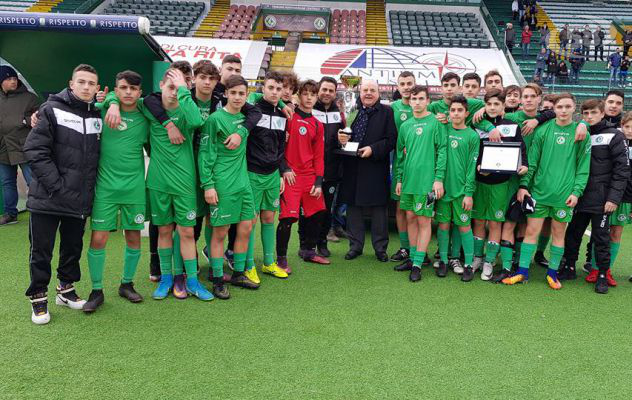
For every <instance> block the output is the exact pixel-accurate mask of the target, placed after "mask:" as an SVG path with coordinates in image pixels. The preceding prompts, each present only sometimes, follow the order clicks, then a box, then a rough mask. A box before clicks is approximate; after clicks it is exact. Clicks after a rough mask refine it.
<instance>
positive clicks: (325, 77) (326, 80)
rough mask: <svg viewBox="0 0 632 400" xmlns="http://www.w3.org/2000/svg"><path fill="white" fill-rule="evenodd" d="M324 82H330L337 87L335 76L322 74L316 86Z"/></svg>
mask: <svg viewBox="0 0 632 400" xmlns="http://www.w3.org/2000/svg"><path fill="white" fill-rule="evenodd" d="M325 82H328V83H331V84H333V85H334V87H335V88H338V82H337V81H336V78H334V77H331V76H323V77H322V78H320V82H318V88H319V89H320V85H322V84H323V83H325Z"/></svg>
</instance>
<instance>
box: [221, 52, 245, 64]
mask: <svg viewBox="0 0 632 400" xmlns="http://www.w3.org/2000/svg"><path fill="white" fill-rule="evenodd" d="M233 63H234V64H241V58H239V57H237V56H235V55H232V54H229V55H227V56H226V57H224V58H223V59H222V65H224V64H233Z"/></svg>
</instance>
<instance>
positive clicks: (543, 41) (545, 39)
mask: <svg viewBox="0 0 632 400" xmlns="http://www.w3.org/2000/svg"><path fill="white" fill-rule="evenodd" d="M550 38H551V31H550V30H549V26H548V25H543V26H542V27H541V28H540V46H541V47H544V48H545V49H548V48H549V40H550Z"/></svg>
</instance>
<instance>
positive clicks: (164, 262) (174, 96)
mask: <svg viewBox="0 0 632 400" xmlns="http://www.w3.org/2000/svg"><path fill="white" fill-rule="evenodd" d="M160 90H161V99H162V106H163V108H164V109H165V110H166V111H167V114H168V116H169V117H170V120H171V122H173V123H174V124H175V125H176V126H177V127H178V129H179V130H180V133H181V135H180V136H181V137H178V138H172V137H171V136H170V135H169V134H168V133H167V130H166V129H165V127H164V126H163V125H162V124H161V123H160V122H159V121H158V120H157V119H156V118H155V117H154V116H153V115H152V114H151V113H150V112H148V111H147V110H144V111H145V114H146V116H147V118H148V119H149V121H150V135H149V138H150V144H151V159H150V162H149V168H148V171H147V188H148V189H149V193H148V195H149V205H150V208H151V219H152V222H153V224H154V225H156V226H158V256H159V257H160V269H161V278H160V283H159V285H158V287H157V288H156V290H155V291H154V293H153V298H154V299H157V300H160V299H164V298H166V297H167V296H168V294H169V292H170V291H171V289H172V288H173V293H174V296H175V297H177V298H186V294H187V293H189V294H192V295H194V296H196V297H198V298H199V299H200V300H205V301H208V300H212V299H213V295H212V294H211V293H210V292H209V291H208V290H207V289H206V288H205V287H204V285H202V284H201V283H200V282H199V280H198V278H197V252H196V248H195V239H194V227H195V224H196V218H197V214H196V209H197V202H196V193H195V185H196V170H195V159H194V155H193V134H194V132H195V130H196V129H197V128H199V127H200V126H202V124H203V123H204V120H203V119H202V116H201V114H200V110H199V109H198V107H197V106H196V105H195V102H194V101H193V99H192V97H191V92H190V91H189V89H187V84H186V81H185V79H184V75H183V74H182V72H180V71H178V70H175V69H171V68H170V69H169V70H167V72H166V73H165V75H164V76H163V78H162V80H161V82H160ZM174 223H175V225H176V226H177V230H178V234H179V237H180V252H181V254H182V258H183V260H184V261H183V263H184V269H185V271H186V274H187V278H186V282H185V279H184V275H183V274H177V275H176V276H175V277H174V275H173V268H172V267H173V265H172V258H173V243H174V241H173V231H174Z"/></svg>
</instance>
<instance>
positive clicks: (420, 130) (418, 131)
mask: <svg viewBox="0 0 632 400" xmlns="http://www.w3.org/2000/svg"><path fill="white" fill-rule="evenodd" d="M415 132H416V133H417V136H419V135H421V134H422V133H424V128H422V127H421V126H420V127H419V128H417V130H416V131H415Z"/></svg>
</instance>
